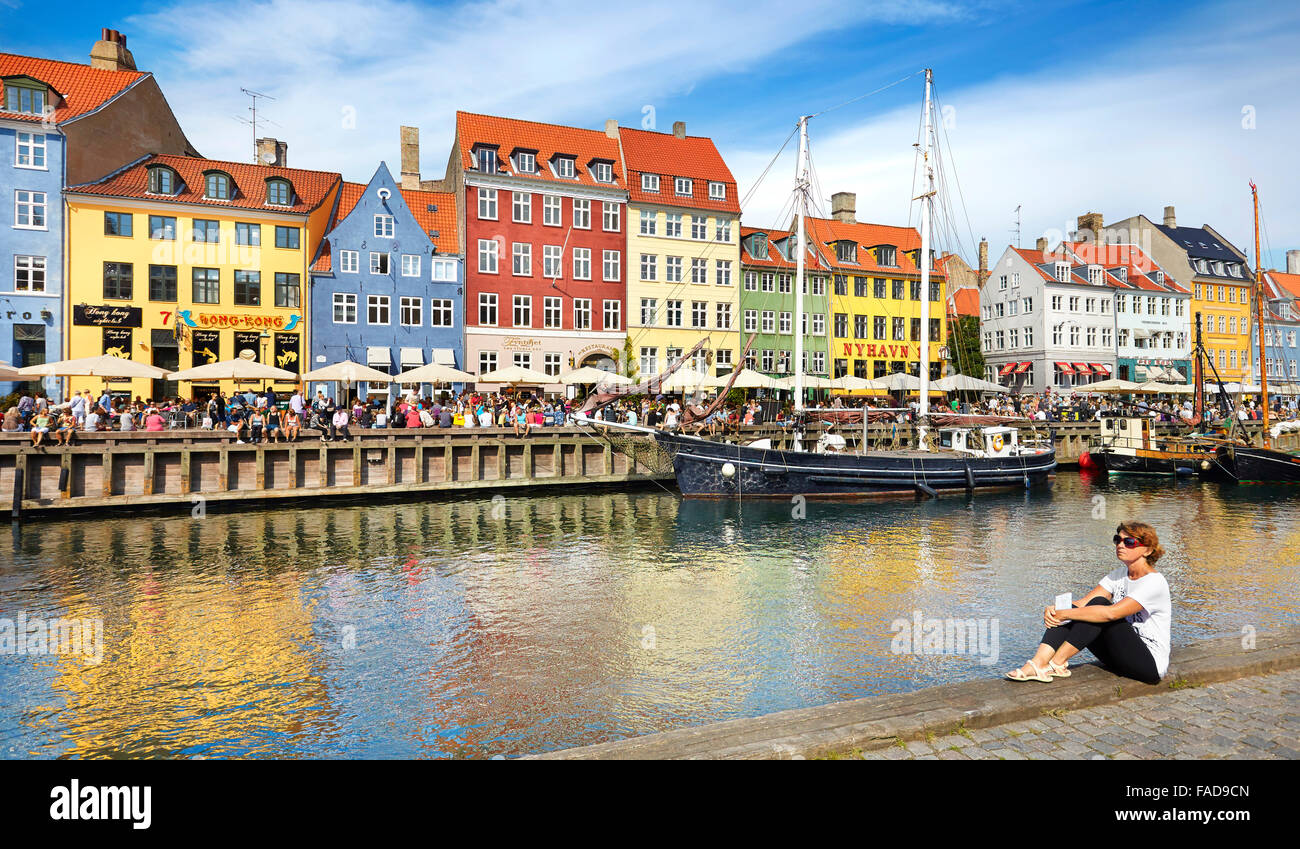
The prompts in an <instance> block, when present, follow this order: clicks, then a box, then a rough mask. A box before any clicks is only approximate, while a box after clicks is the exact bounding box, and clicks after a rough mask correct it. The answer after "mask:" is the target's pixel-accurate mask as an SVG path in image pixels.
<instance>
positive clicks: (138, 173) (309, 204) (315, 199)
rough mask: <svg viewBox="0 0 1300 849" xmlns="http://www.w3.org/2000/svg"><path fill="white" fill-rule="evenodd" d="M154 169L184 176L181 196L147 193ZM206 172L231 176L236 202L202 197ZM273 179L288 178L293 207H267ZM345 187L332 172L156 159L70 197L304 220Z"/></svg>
mask: <svg viewBox="0 0 1300 849" xmlns="http://www.w3.org/2000/svg"><path fill="white" fill-rule="evenodd" d="M155 165H166V166H168V167H169V168H171V169H172V170H174V171H175V172H176V173H177V174H178V175H179V176H180V179H181V182H182V183H183V184H184V185H182V186H181V187H180V191H178V192H177V193H176V194H174V195H159V194H152V193H151V192H149V168H150V167H151V166H155ZM207 171H221V172H224V173H226V174H229V175H230V177H231V178H232V179H233V180H234V182H235V185H236V187H237V191H236V192H235V196H234V197H232V198H231V199H230V200H212V199H209V198H206V197H204V196H203V192H204V189H205V180H204V174H205V172H207ZM271 177H281V178H284V179H286V180H288V181H289V183H290V184H291V185H292V186H293V198H292V200H293V203H292V204H290V205H288V206H280V205H278V204H268V203H267V202H266V181H267V180H268V179H270V178H271ZM341 181H342V176H341V175H339V174H336V173H334V172H332V171H308V170H305V169H302V168H282V167H279V166H274V165H251V164H249V163H246V162H223V161H220V160H216V159H200V158H199V157H194V156H172V155H160V154H153V155H150V156H146V157H143V158H141V159H139V160H137V161H136V162H133V163H131V164H130V165H128V166H126V167H125V168H123V169H121V170H119V171H116V172H114V173H112V174H109V175H108V176H107V177H104V178H102V179H100V180H98V181H96V182H94V183H86V184H84V185H80V186H72V187H70V188H69V189H68V191H70V192H76V193H79V194H90V195H103V196H106V197H118V198H133V199H138V200H150V201H163V202H172V203H189V204H198V205H201V206H211V207H215V208H227V209H262V210H267V211H273V212H286V213H295V214H298V215H305V214H307V213H309V212H311V211H312V210H314V209H316V208H317V207H319V206H320V205H321V204H322V203H324V201H325V199H326V198H327V197H329V195H330V192H331V190H333V188H334V186H336V185H337V184H338V183H340V182H341Z"/></svg>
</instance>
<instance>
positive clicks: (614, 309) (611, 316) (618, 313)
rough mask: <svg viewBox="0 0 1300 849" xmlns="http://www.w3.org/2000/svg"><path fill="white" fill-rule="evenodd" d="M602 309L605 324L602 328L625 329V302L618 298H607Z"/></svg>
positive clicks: (609, 329)
mask: <svg viewBox="0 0 1300 849" xmlns="http://www.w3.org/2000/svg"><path fill="white" fill-rule="evenodd" d="M603 306H604V309H603V310H602V316H601V317H602V319H603V321H604V324H603V325H602V327H601V329H602V330H608V331H614V330H622V329H623V302H622V301H618V300H611V299H609V298H606V299H605V303H604V304H603Z"/></svg>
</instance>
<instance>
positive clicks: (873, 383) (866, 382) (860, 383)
mask: <svg viewBox="0 0 1300 849" xmlns="http://www.w3.org/2000/svg"><path fill="white" fill-rule="evenodd" d="M831 388H832V389H840V390H843V391H845V392H855V391H857V390H859V389H871V390H873V391H876V392H883V391H885V390H886V389H888V388H889V387H888V386H886V385H885V384H884V382H883V381H880V380H873V379H871V378H869V377H858V376H857V375H853V374H846V375H844V376H843V377H837V378H835V379H834V380H832V381H831Z"/></svg>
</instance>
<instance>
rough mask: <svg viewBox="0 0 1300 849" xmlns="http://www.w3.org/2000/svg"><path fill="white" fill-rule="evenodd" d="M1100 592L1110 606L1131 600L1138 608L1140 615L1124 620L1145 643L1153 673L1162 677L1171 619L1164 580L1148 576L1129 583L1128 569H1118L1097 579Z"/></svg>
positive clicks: (1169, 603)
mask: <svg viewBox="0 0 1300 849" xmlns="http://www.w3.org/2000/svg"><path fill="white" fill-rule="evenodd" d="M1101 588H1102V589H1103V590H1105V591H1106V592H1108V593H1110V603H1111V604H1119V603H1120V602H1121V601H1123V600H1124V599H1126V598H1131V599H1133V600H1134V601H1136V602H1137V603H1138V604H1140V605H1142V612H1140V613H1135V614H1133V615H1132V616H1127V617H1125V618H1126V619H1127V620H1128V623H1129V624H1130V625H1132V626H1133V630H1134V631H1137V634H1138V636H1139V637H1141V638H1142V642H1144V643H1146V646H1147V650H1148V651H1150V652H1151V657H1152V658H1153V659H1154V660H1155V662H1156V671H1157V672H1159V673H1160V674H1161V675H1164V674H1165V672H1167V671H1168V669H1169V622H1170V620H1171V618H1172V615H1173V606H1172V604H1171V602H1170V600H1169V582H1168V581H1166V580H1165V576H1164V575H1162V574H1160V573H1159V572H1152V573H1150V574H1148V575H1143V576H1142V577H1141V578H1138V579H1137V580H1133V579H1132V578H1130V577H1129V576H1128V567H1127V566H1120V567H1119V568H1117V569H1116V570H1115V571H1114V572H1111V573H1110V574H1109V575H1107V576H1106V577H1104V578H1102V579H1101Z"/></svg>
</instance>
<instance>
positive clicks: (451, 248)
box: [311, 182, 460, 273]
mask: <svg viewBox="0 0 1300 849" xmlns="http://www.w3.org/2000/svg"><path fill="white" fill-rule="evenodd" d="M365 191H366V184H365V183H349V182H344V183H343V186H342V188H340V189H339V203H338V209H337V210H336V211H335V213H334V219H333V221H331V222H330V226H329V230H333V229H334V228H335V227H337V226H338V224H339V222H340V221H342V220H343V219H345V218H347V217H348V213H350V212H352V210H353V209H354V208H355V207H356V205H357V202H358V201H360V200H361V196H362V195H363V194H365ZM400 191H401V193H402V199H403V200H405V201H406V205H407V206H408V207H409V208H410V210H411V214H412V215H413V216H414V217H415V221H416V223H417V224H419V225H420V229H421V230H423V231H424V232H425V233H426V234H427V233H430V232H435V233H437V234H438V238H436V239H431V241H432V242H433V244H434V246H435V247H437V249H438V253H444V254H445V253H455V252H456V251H458V250H459V249H460V239H459V231H458V229H457V223H456V196H455V195H454V194H451V193H450V192H426V191H424V190H422V189H400ZM430 206H433V207H436V209H437V211H436V212H431V211H429V207H430ZM326 235H328V231H327V232H326ZM311 270H312V271H314V272H320V273H328V272H330V271H331V270H333V264H332V258H331V256H330V243H329V240H328V239H322V240H321V249H320V255H319V256H317V257H316V261H315V262H314V263H312V266H311Z"/></svg>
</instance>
